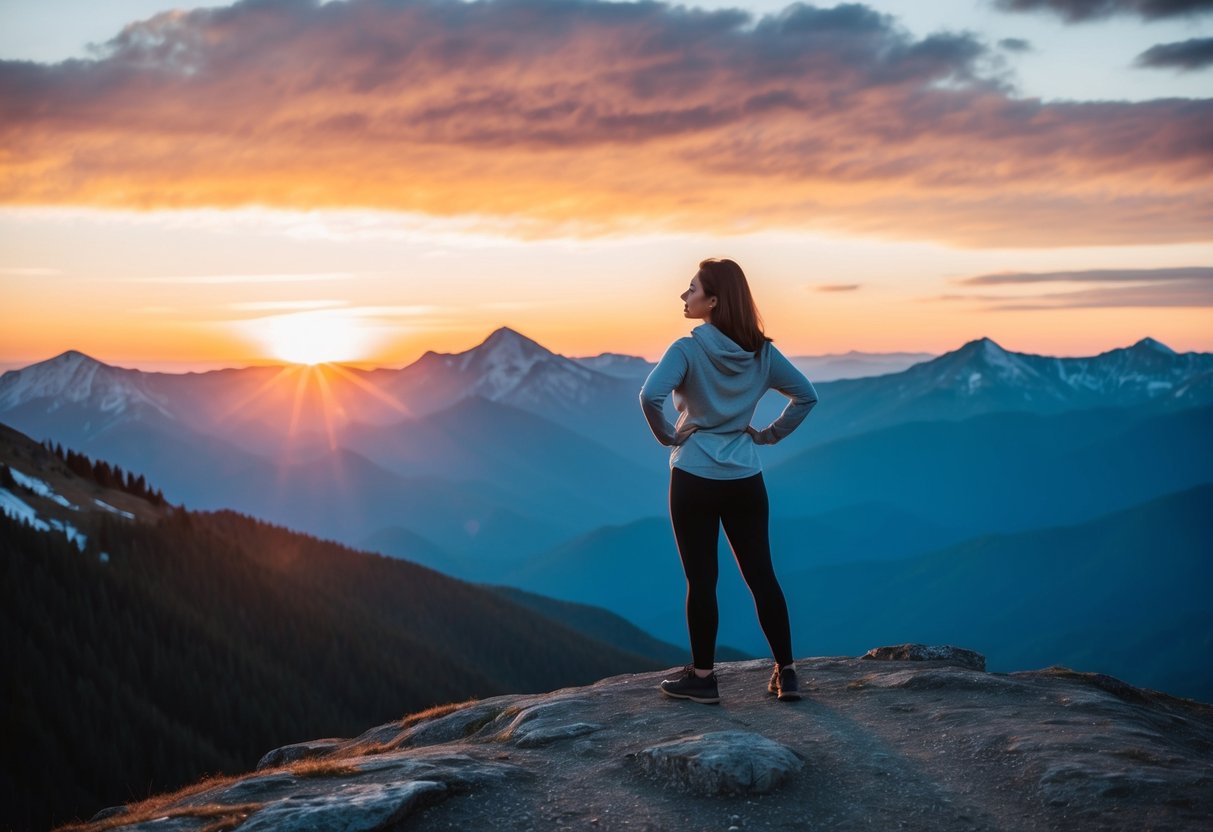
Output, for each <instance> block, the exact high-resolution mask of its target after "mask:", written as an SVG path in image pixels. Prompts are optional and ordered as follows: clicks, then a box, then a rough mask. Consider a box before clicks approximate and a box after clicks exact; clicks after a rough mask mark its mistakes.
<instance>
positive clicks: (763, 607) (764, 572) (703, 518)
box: [670, 468, 792, 670]
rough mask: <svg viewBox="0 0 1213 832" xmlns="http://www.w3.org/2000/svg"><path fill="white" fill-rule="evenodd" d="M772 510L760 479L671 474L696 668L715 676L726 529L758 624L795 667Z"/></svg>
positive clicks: (780, 655)
mask: <svg viewBox="0 0 1213 832" xmlns="http://www.w3.org/2000/svg"><path fill="white" fill-rule="evenodd" d="M769 519H770V505H769V503H768V502H767V487H766V483H765V482H764V481H763V479H762V473H761V472H759V473H757V474H755V475H754V476H752V477H744V478H742V479H736V480H713V479H708V478H706V477H700V476H696V475H695V474H691V473H689V472H687V471H684V470H682V469H681V468H671V469H670V521H671V522H672V524H673V526H674V539H675V540H676V541H677V543H678V555H679V557H681V558H682V569H683V571H684V572H686V576H687V629H688V630H689V631H690V635H691V656H692V658H693V659H694V664H695V667H697V668H700V669H701V670H708V669H710V668H711V667H712V665H713V661H714V658H715V653H716V629H717V624H718V613H717V610H716V576H717V566H718V564H717V561H716V544H717V541H718V540H719V537H720V526H721V524H722V523H723V524H724V533H725V535H726V536H727V537H728V540H729V545H730V546H731V547H732V549H733V557H734V558H736V559H737V567H738V568H739V569H740V570H741V576H742V577H743V578H745V582H746V585H747V586H748V587H749V588H750V593H751V594H752V595H753V596H754V607H755V608H756V609H757V611H758V623H759V624H761V625H762V632H763V633H764V634H765V635H766V637H767V642H768V643H769V644H770V645H771V652H772V653H773V654H774V655H775V661H776V662H778V663H779V664H781V665H783V664H791V663H792V633H791V627H790V626H789V624H788V605H787V602H785V601H784V598H783V590H781V589H780V588H779V581H778V580H776V578H775V570H774V568H773V567H772V566H771V542H770V537H769V534H768V528H767V524H768V522H769Z"/></svg>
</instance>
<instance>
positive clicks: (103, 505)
mask: <svg viewBox="0 0 1213 832" xmlns="http://www.w3.org/2000/svg"><path fill="white" fill-rule="evenodd" d="M93 502H94V503H96V504H97V505H99V506H100V507H101V508H103V509H105V510H106V511H108V512H110V513H111V514H120V515H122V516H123V517H125V518H126V519H127V520H134V519H135V515H133V514H131V513H130V512H129V511H123V510H122V509H120V508H114V507H113V506H111V505H110V504H109V503H107V502H104V501H102V500H98V499H97V498H96V497H94V498H93Z"/></svg>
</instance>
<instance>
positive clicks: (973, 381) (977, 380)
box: [969, 373, 981, 393]
mask: <svg viewBox="0 0 1213 832" xmlns="http://www.w3.org/2000/svg"><path fill="white" fill-rule="evenodd" d="M980 385H981V373H969V392H970V393H974V392H976V391H977V388H978V387H979V386H980Z"/></svg>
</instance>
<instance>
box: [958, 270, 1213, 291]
mask: <svg viewBox="0 0 1213 832" xmlns="http://www.w3.org/2000/svg"><path fill="white" fill-rule="evenodd" d="M1176 280H1205V281H1213V266H1186V267H1182V268H1174V269H1084V270H1082V271H1075V272H1001V273H998V274H983V275H979V276H977V277H967V278H964V279H962V280H959V281H957V282H958V283H963V284H966V285H970V286H990V285H994V284H1018V283H1056V282H1064V283H1075V282H1077V283H1158V282H1171V281H1176Z"/></svg>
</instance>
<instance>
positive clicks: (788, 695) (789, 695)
mask: <svg viewBox="0 0 1213 832" xmlns="http://www.w3.org/2000/svg"><path fill="white" fill-rule="evenodd" d="M767 692H768V693H773V694H775V695H776V696H778V697H779V699H780V700H781V701H783V702H790V701H792V700H796V699H799V698H800V684H799V683H798V682H797V681H796V670H795V669H794V668H791V667H785V668H782V669H780V667H779V665H775V668H774V669H773V670H772V671H771V681H769V682H767Z"/></svg>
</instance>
